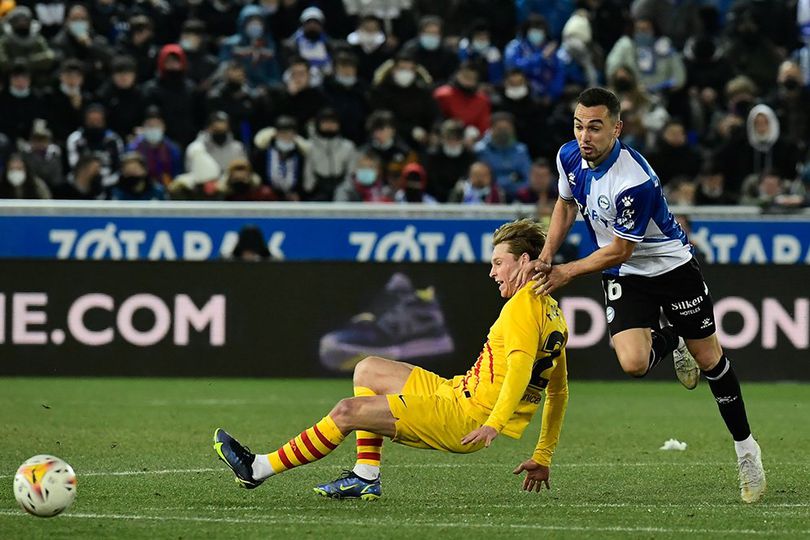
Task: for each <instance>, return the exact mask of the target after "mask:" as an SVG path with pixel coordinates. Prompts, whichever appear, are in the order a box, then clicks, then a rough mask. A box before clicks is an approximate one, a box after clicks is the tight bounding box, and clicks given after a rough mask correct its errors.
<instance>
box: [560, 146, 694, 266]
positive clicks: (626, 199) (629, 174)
mask: <svg viewBox="0 0 810 540" xmlns="http://www.w3.org/2000/svg"><path fill="white" fill-rule="evenodd" d="M557 170H558V171H559V174H560V178H559V180H558V185H559V192H560V197H562V198H563V199H565V200H567V201H570V200H574V201H576V203H577V206H579V211H580V213H581V214H582V217H583V218H585V224H586V225H587V227H588V232H589V233H590V235H591V239H592V240H593V241H594V243H595V244H596V245H597V246H599V247H600V248H601V247H604V246H607V245H608V244H610V243H611V242H613V239H614V237H616V236H619V237H621V238H624V239H625V240H629V241H631V242H635V243H637V244H638V245H637V246H636V248H635V250H634V251H633V255H632V256H631V257H630V259H629V260H628V261H626V262H625V263H623V264H621V265H619V266H614V267H612V268H608V269H606V270H603V273H605V274H610V275H614V276H629V275H637V276H650V277H651V276H658V275H660V274H663V273H665V272H668V271H670V270H672V269H674V268H677V267H678V266H680V265H682V264H684V263H686V262H688V261H689V259H691V257H692V247H691V246H690V245H689V241H688V240H687V238H686V233H684V231H683V229H682V228H681V227H680V225H678V222H677V221H675V218H674V217H673V216H672V213H670V211H669V206H668V205H667V200H666V199H665V198H664V193H663V191H662V190H661V183H660V182H659V181H658V177H657V176H656V175H655V172H654V171H653V170H652V167H650V164H649V163H647V160H645V159H644V158H643V157H642V156H641V154H639V153H638V152H636V151H635V150H633V149H632V148H630V147H628V146H625V145H624V143H622V142H621V141H618V140H617V141H616V144H615V145H614V146H613V150H611V152H610V155H609V156H608V157H607V159H605V161H603V162H602V163H600V164H599V165H598V166H597V167H595V168H593V169H591V168H590V167H589V166H588V162H587V161H585V160H584V159H583V158H582V155H581V154H580V151H579V146H578V145H577V142H576V141H571V142H568V143H566V144H564V145H563V146H561V147H560V151H559V152H558V153H557Z"/></svg>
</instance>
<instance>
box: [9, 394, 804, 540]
mask: <svg viewBox="0 0 810 540" xmlns="http://www.w3.org/2000/svg"><path fill="white" fill-rule="evenodd" d="M350 391H351V387H350V382H349V381H344V380H332V381H323V380H178V379H175V380H167V379H138V380H133V379H0V411H2V413H0V414H1V415H2V426H3V432H4V441H3V445H2V452H0V486H2V488H1V489H0V537H2V538H4V539H9V538H46V537H47V538H57V537H58V538H89V537H101V538H132V537H141V538H146V537H149V538H224V537H234V538H271V537H273V538H306V537H311V538H324V537H332V538H339V537H342V538H408V539H413V538H416V537H420V538H421V537H425V538H436V537H441V538H464V539H465V540H469V539H470V538H514V537H538V536H539V535H541V534H542V535H545V536H550V537H554V538H580V537H591V538H630V537H632V538H637V537H643V538H672V537H676V536H682V535H684V534H692V535H695V536H698V537H739V536H741V535H751V536H759V537H773V538H780V539H781V538H799V537H807V536H808V535H810V487H808V481H810V460H809V459H808V450H810V421H809V420H808V418H810V386H808V385H801V384H751V383H748V384H744V385H743V391H744V394H745V398H746V403H747V405H748V409H749V416H750V419H751V423H752V426H753V428H754V433H755V435H756V436H757V438H758V439H759V442H760V444H761V446H762V448H763V453H764V463H765V468H766V471H767V473H768V492H767V493H766V496H765V498H764V499H763V500H762V501H761V503H759V504H756V505H751V506H746V505H743V504H742V503H741V502H740V500H739V493H738V489H737V480H736V470H735V457H734V453H733V448H732V446H731V443H730V441H729V438H728V435H727V434H726V431H725V428H724V427H723V425H722V421H721V419H720V417H719V415H718V414H717V411H716V407H715V404H714V401H713V399H712V398H711V394H710V392H709V390H708V387H707V385H706V384H705V381H704V382H702V383H701V386H700V387H699V388H698V389H697V390H696V391H694V392H688V391H686V390H683V389H682V388H681V387H680V386H679V385H678V384H677V383H675V382H673V383H654V382H650V381H644V382H640V381H630V382H622V383H592V382H579V381H576V380H575V381H572V383H571V399H570V404H569V409H568V415H567V417H566V421H565V426H564V428H563V433H562V439H561V441H560V446H559V447H558V449H557V454H556V456H555V463H554V465H553V466H552V476H551V487H552V490H551V491H550V492H549V491H544V492H543V493H540V494H537V493H525V492H522V491H521V490H520V485H521V482H520V480H519V479H518V478H517V477H515V476H513V475H512V474H511V471H512V469H513V468H514V467H515V466H516V465H517V464H518V463H519V462H520V461H522V460H523V459H525V458H526V457H528V456H529V455H530V454H531V450H532V449H533V447H534V444H535V442H536V438H537V433H538V429H539V420H540V418H539V415H538V417H537V418H535V421H534V422H532V425H531V426H529V428H528V429H527V432H526V434H524V438H523V439H522V440H520V441H513V440H511V439H507V438H504V437H501V438H498V439H497V440H496V441H495V443H494V445H493V447H491V448H490V449H487V450H482V451H481V452H478V453H477V454H472V455H467V456H458V455H449V454H444V453H440V452H433V451H425V450H414V449H411V448H405V447H402V446H398V445H395V444H390V443H388V442H386V445H385V447H384V449H383V497H382V499H380V500H379V501H376V502H371V503H367V502H361V501H333V500H328V499H324V498H321V497H319V496H317V495H315V494H314V493H313V492H312V486H313V485H314V484H316V483H318V482H321V481H324V480H331V479H332V478H334V477H335V476H336V475H337V474H338V473H339V472H340V470H341V468H342V467H348V466H350V465H351V464H352V462H353V450H354V449H353V444H352V442H353V439H349V440H348V441H347V442H349V444H344V445H343V446H342V447H340V448H338V449H337V450H336V451H335V452H333V453H332V455H330V456H328V457H327V458H325V459H324V460H322V461H320V462H318V463H316V464H314V465H310V466H308V467H303V468H300V469H296V470H293V471H290V472H288V473H285V474H283V475H281V476H279V477H276V478H271V479H270V480H268V481H267V482H266V483H265V484H264V485H263V486H261V487H260V488H259V489H256V490H254V491H245V490H241V489H238V488H237V487H236V486H235V484H234V483H233V479H232V475H231V474H230V471H228V470H227V469H226V467H225V465H224V464H222V463H220V462H218V461H217V460H216V459H215V455H214V452H213V451H212V449H211V438H212V434H213V431H214V428H215V427H217V426H224V427H226V428H227V429H228V430H229V431H230V432H231V433H233V434H234V435H235V436H236V437H238V438H239V439H240V440H241V441H243V442H246V443H247V444H249V445H250V446H251V448H253V450H256V451H262V452H264V451H271V450H274V449H275V448H276V447H277V446H278V445H279V444H281V443H283V442H285V441H286V440H287V439H288V438H290V437H291V436H293V435H296V434H297V433H298V432H299V431H301V430H302V429H303V428H305V427H308V426H310V425H311V424H312V423H313V422H315V421H317V420H318V419H320V418H321V416H322V415H323V414H324V413H325V412H327V411H328V410H329V408H330V407H331V405H332V404H333V403H334V402H335V401H336V400H337V399H339V398H340V397H343V396H345V395H347V394H348V393H349V392H350ZM671 437H674V438H676V439H679V440H682V441H686V442H687V443H688V444H689V447H688V449H687V450H686V451H685V452H665V451H660V450H658V447H659V446H661V444H662V443H663V442H664V441H665V440H666V439H669V438H671ZM39 453H51V454H55V455H57V456H59V457H62V458H63V459H65V460H67V461H68V463H70V464H71V465H73V467H74V469H75V470H76V473H77V475H78V479H79V483H78V498H77V500H76V503H75V504H74V505H73V507H71V508H70V509H69V510H68V511H67V512H66V513H65V514H64V515H62V516H59V517H56V518H52V519H39V518H34V517H32V516H28V515H26V514H24V513H23V512H22V511H21V510H19V509H18V508H17V506H16V503H15V501H14V499H13V495H12V490H11V484H12V477H13V474H14V471H15V470H16V468H17V466H18V465H19V464H20V463H22V462H23V460H25V459H27V458H28V457H30V456H32V455H34V454H39Z"/></svg>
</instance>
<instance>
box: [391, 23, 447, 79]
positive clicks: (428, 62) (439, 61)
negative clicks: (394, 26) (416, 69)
mask: <svg viewBox="0 0 810 540" xmlns="http://www.w3.org/2000/svg"><path fill="white" fill-rule="evenodd" d="M443 40H444V35H443V31H442V20H441V18H439V17H434V16H426V17H422V19H421V20H420V21H419V34H418V35H417V36H416V37H415V38H413V39H412V40H410V41H409V42H407V43H406V44H405V45H403V47H402V51H403V52H404V53H405V54H407V55H408V56H410V58H412V59H413V61H414V62H415V63H417V64H419V65H420V66H423V67H424V68H425V69H426V70H427V72H428V73H430V76H431V78H432V79H433V80H434V81H436V83H438V84H442V83H444V82H446V81H448V80H450V77H451V76H452V75H453V73H455V71H456V69H458V62H459V60H458V55H457V54H456V53H455V52H453V50H452V49H451V48H450V47H448V46H447V45H445V44H444V43H443Z"/></svg>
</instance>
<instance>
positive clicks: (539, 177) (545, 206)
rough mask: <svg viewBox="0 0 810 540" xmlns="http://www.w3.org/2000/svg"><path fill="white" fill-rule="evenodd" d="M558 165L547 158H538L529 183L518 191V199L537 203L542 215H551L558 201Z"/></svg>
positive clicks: (527, 202)
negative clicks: (554, 164)
mask: <svg viewBox="0 0 810 540" xmlns="http://www.w3.org/2000/svg"><path fill="white" fill-rule="evenodd" d="M556 172H557V167H556V166H553V165H552V162H551V161H549V160H547V159H545V158H538V159H536V160H534V162H533V163H532V168H531V172H530V173H529V185H527V186H526V187H523V188H521V189H519V190H518V192H517V200H518V201H520V202H522V203H523V204H533V205H535V208H536V212H537V214H538V215H540V216H550V215H551V211H552V210H553V209H554V204H555V203H556V202H557V178H556V174H555V173H556Z"/></svg>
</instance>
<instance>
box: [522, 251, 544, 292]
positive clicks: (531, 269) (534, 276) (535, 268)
mask: <svg viewBox="0 0 810 540" xmlns="http://www.w3.org/2000/svg"><path fill="white" fill-rule="evenodd" d="M550 270H551V263H549V262H546V261H544V260H542V259H539V258H538V259H535V260H533V261H529V262H528V263H527V264H525V265H524V266H523V268H521V269H520V273H519V274H518V289H521V288H522V287H523V286H524V285H526V284H527V283H528V282H529V281H532V280H534V281H537V280H539V279H540V278H541V277H542V276H544V275H545V274H546V273H547V272H549V271H550Z"/></svg>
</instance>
